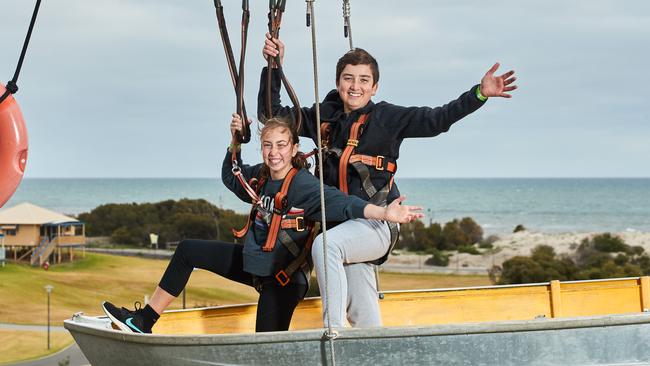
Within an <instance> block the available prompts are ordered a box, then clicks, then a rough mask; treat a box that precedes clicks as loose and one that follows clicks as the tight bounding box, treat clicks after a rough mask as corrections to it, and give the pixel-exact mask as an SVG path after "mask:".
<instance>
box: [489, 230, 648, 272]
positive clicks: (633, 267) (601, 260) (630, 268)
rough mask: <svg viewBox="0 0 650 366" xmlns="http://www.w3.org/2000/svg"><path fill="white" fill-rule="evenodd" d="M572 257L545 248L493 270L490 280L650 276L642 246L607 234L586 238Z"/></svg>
mask: <svg viewBox="0 0 650 366" xmlns="http://www.w3.org/2000/svg"><path fill="white" fill-rule="evenodd" d="M575 246H576V250H575V252H574V253H572V254H560V255H558V254H557V253H555V249H553V247H551V246H548V245H539V246H537V247H535V248H534V249H533V251H532V253H531V255H530V256H516V257H513V258H510V259H508V260H506V261H505V262H503V264H502V265H501V266H494V267H492V269H491V270H490V278H491V279H492V281H493V282H494V283H497V284H516V283H534V282H548V281H551V280H560V281H568V280H590V279H599V278H616V277H634V276H643V275H650V256H649V255H648V254H647V253H646V252H645V250H644V249H643V247H641V246H630V245H628V244H626V243H625V242H624V241H623V240H622V239H621V238H620V237H618V236H616V235H612V234H610V233H604V234H598V235H595V236H593V237H591V238H585V239H583V240H582V242H581V243H580V244H579V245H578V244H576V245H575Z"/></svg>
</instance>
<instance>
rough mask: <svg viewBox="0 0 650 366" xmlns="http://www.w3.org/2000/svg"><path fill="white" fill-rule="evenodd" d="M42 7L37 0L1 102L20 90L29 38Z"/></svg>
mask: <svg viewBox="0 0 650 366" xmlns="http://www.w3.org/2000/svg"><path fill="white" fill-rule="evenodd" d="M40 7H41V0H36V6H34V12H33V13H32V20H31V22H30V23H29V29H28V30H27V36H26V37H25V42H24V43H23V50H22V52H20V58H19V59H18V65H16V71H15V72H14V77H13V78H12V79H11V80H10V81H8V82H7V90H6V91H5V92H4V94H2V96H0V103H2V102H4V100H5V99H7V97H8V96H9V94H16V92H17V91H18V75H20V69H21V68H22V67H23V61H24V60H25V54H26V53H27V46H29V40H30V39H31V38H32V30H34V24H36V17H37V16H38V9H39V8H40Z"/></svg>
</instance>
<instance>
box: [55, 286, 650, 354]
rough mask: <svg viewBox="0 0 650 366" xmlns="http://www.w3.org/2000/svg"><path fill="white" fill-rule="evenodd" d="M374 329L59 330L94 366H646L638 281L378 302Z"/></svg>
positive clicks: (186, 322)
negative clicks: (68, 335) (377, 321)
mask: <svg viewBox="0 0 650 366" xmlns="http://www.w3.org/2000/svg"><path fill="white" fill-rule="evenodd" d="M380 304H381V310H382V317H383V323H384V326H382V327H377V328H342V329H335V330H333V332H331V333H330V332H329V330H328V329H323V328H321V327H322V320H321V303H320V299H319V298H309V299H305V300H304V301H302V303H301V304H300V305H299V306H298V308H296V311H295V313H294V317H293V321H292V324H291V329H290V330H289V331H286V332H269V333H254V324H255V311H256V306H255V305H254V304H243V305H230V306H218V307H209V308H199V309H189V310H173V311H167V312H165V313H164V314H163V315H162V316H161V318H160V320H159V321H158V322H157V323H156V325H155V327H154V334H147V335H143V334H134V333H125V332H122V331H118V330H114V329H112V326H111V322H110V320H108V319H107V318H106V317H89V316H85V315H83V314H75V315H74V316H73V317H72V318H71V319H68V320H66V321H65V322H64V326H65V328H66V329H68V330H69V331H70V333H71V334H72V336H73V337H74V339H75V341H76V342H77V343H78V345H79V347H80V348H81V350H82V351H83V352H84V354H85V356H86V358H87V359H88V360H89V361H90V363H91V364H92V365H93V366H104V365H126V366H129V365H140V366H141V365H174V366H185V365H267V364H269V363H273V364H278V365H283V366H285V365H373V366H377V365H650V347H648V345H649V344H650V310H649V309H650V277H633V278H620V279H608V280H590V281H566V282H559V281H551V282H548V283H535V284H523V285H506V286H483V287H469V288H451V289H435V290H414V291H390V292H385V293H383V299H382V300H381V301H380Z"/></svg>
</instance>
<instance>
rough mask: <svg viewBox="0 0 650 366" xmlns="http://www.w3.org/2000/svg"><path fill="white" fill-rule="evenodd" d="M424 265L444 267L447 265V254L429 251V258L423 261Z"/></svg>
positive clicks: (436, 250)
mask: <svg viewBox="0 0 650 366" xmlns="http://www.w3.org/2000/svg"><path fill="white" fill-rule="evenodd" d="M424 264H426V265H429V266H441V267H446V266H448V265H449V254H444V253H443V252H441V251H439V250H438V249H433V250H431V257H429V258H427V260H426V261H424Z"/></svg>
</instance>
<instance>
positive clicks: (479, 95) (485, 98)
mask: <svg viewBox="0 0 650 366" xmlns="http://www.w3.org/2000/svg"><path fill="white" fill-rule="evenodd" d="M476 98H478V100H480V101H481V102H485V101H486V100H488V97H486V96H485V95H483V94H481V85H478V86H477V87H476Z"/></svg>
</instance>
